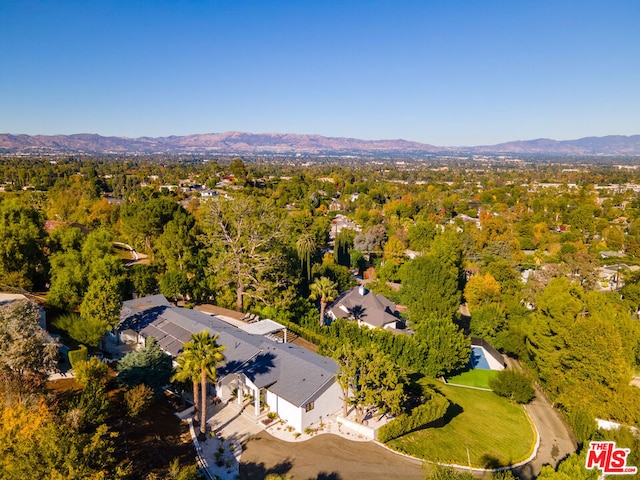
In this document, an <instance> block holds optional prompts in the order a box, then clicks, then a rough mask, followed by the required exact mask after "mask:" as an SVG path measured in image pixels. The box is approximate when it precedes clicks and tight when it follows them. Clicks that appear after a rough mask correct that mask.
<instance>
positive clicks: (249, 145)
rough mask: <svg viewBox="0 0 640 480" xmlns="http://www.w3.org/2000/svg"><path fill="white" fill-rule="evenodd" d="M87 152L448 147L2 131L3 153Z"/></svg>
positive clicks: (416, 150) (273, 137)
mask: <svg viewBox="0 0 640 480" xmlns="http://www.w3.org/2000/svg"><path fill="white" fill-rule="evenodd" d="M2 150H4V151H5V152H21V153H28V152H45V151H51V152H84V153H193V152H211V153H225V154H235V153H237V154H260V153H271V154H296V153H303V154H304V153H306V154H341V155H348V154H355V155H357V154H384V153H410V154H420V153H433V152H439V151H442V150H447V149H446V148H445V149H442V148H438V147H434V146H433V145H426V144H422V143H418V142H409V141H406V140H358V139H355V138H331V137H323V136H320V135H294V134H278V133H261V134H252V133H243V132H226V133H210V134H201V135H188V136H183V137H178V136H170V137H160V138H150V137H141V138H125V137H102V136H100V135H90V134H77V135H54V136H44V135H35V136H29V135H10V134H0V151H2Z"/></svg>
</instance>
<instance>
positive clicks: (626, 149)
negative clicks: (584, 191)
mask: <svg viewBox="0 0 640 480" xmlns="http://www.w3.org/2000/svg"><path fill="white" fill-rule="evenodd" d="M469 151H472V152H476V153H480V152H487V153H527V154H545V155H549V154H555V155H640V135H632V136H625V135H608V136H606V137H585V138H580V139H578V140H562V141H558V140H551V139H549V138H539V139H537V140H525V141H516V142H507V143H500V144H498V145H487V146H479V147H471V148H469Z"/></svg>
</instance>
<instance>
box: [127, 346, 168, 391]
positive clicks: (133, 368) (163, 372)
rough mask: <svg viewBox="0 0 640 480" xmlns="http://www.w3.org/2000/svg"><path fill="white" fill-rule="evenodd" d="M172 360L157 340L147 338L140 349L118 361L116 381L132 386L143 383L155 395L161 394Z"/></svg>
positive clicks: (166, 382)
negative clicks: (144, 344) (143, 346)
mask: <svg viewBox="0 0 640 480" xmlns="http://www.w3.org/2000/svg"><path fill="white" fill-rule="evenodd" d="M172 363H173V362H172V360H171V357H170V356H169V355H167V354H166V353H164V352H163V351H162V350H161V349H160V346H159V345H158V342H157V341H156V340H155V339H154V338H153V337H149V338H148V339H147V344H146V346H145V348H143V349H142V350H138V351H135V352H131V353H128V354H127V355H125V356H124V358H123V359H122V360H120V362H119V363H118V383H120V384H121V385H123V386H125V387H127V388H132V387H135V386H136V385H141V384H143V383H144V384H145V385H147V386H149V387H151V388H152V389H153V392H154V394H155V396H156V397H157V396H159V395H161V394H162V388H163V387H165V386H166V385H168V384H169V381H170V379H171V373H172V369H173V366H172Z"/></svg>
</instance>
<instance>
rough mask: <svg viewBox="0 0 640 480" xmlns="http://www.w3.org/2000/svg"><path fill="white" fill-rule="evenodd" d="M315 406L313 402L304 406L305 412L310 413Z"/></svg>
mask: <svg viewBox="0 0 640 480" xmlns="http://www.w3.org/2000/svg"><path fill="white" fill-rule="evenodd" d="M314 406H315V405H314V404H313V402H309V403H307V404H306V405H305V406H304V411H305V412H310V411H311V410H313V407H314Z"/></svg>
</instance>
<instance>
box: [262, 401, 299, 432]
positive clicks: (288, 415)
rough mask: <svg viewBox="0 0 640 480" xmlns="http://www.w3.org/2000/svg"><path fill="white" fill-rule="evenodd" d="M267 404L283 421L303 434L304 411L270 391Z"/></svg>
mask: <svg viewBox="0 0 640 480" xmlns="http://www.w3.org/2000/svg"><path fill="white" fill-rule="evenodd" d="M265 397H266V402H267V405H269V408H270V409H271V411H272V412H276V413H277V414H278V415H279V416H280V418H281V419H282V420H284V421H285V422H287V423H288V424H289V425H291V426H292V427H293V428H294V429H295V431H296V432H299V433H302V412H303V409H301V408H299V407H296V406H295V405H294V404H292V403H289V402H287V401H286V400H285V399H284V398H280V397H278V396H277V395H276V394H275V393H271V392H270V391H269V390H267V392H266V395H265Z"/></svg>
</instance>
